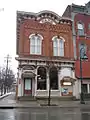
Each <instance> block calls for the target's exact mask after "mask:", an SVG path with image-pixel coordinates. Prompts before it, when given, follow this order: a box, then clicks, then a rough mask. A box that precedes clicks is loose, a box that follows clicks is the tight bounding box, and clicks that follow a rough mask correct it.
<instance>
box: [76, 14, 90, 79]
mask: <svg viewBox="0 0 90 120" xmlns="http://www.w3.org/2000/svg"><path fill="white" fill-rule="evenodd" d="M78 21H81V22H82V23H83V24H84V34H85V36H79V37H78V36H76V48H77V49H76V55H77V58H79V56H80V52H79V44H80V43H81V42H84V43H85V44H86V45H87V53H86V54H87V57H88V60H87V61H83V62H82V75H83V77H84V78H90V73H89V71H90V67H89V66H90V29H88V28H89V27H88V26H89V24H90V22H89V21H90V15H86V14H80V13H78V14H76V15H75V19H74V26H75V30H76V33H77V22H78ZM75 66H76V67H75V71H76V76H77V77H79V76H80V62H79V60H77V61H76V63H75Z"/></svg>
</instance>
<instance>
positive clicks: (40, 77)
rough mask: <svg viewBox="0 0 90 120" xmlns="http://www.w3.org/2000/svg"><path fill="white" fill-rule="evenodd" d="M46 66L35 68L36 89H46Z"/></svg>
mask: <svg viewBox="0 0 90 120" xmlns="http://www.w3.org/2000/svg"><path fill="white" fill-rule="evenodd" d="M46 79H47V78H46V68H44V67H39V68H38V70H37V89H38V90H46Z"/></svg>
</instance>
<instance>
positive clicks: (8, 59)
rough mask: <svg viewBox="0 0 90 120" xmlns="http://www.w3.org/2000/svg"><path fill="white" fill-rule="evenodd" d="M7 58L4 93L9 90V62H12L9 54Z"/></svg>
mask: <svg viewBox="0 0 90 120" xmlns="http://www.w3.org/2000/svg"><path fill="white" fill-rule="evenodd" d="M5 59H6V70H5V80H4V94H5V93H6V90H7V80H8V79H7V77H8V63H9V62H10V59H11V57H10V56H9V55H7V56H6V57H5Z"/></svg>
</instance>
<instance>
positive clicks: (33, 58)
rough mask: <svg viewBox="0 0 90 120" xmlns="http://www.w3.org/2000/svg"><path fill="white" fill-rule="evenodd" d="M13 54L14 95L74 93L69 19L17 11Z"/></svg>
mask: <svg viewBox="0 0 90 120" xmlns="http://www.w3.org/2000/svg"><path fill="white" fill-rule="evenodd" d="M17 55H18V57H16V60H17V61H18V97H21V96H32V97H48V95H49V88H50V89H51V96H52V97H61V96H69V97H72V96H77V92H76V91H75V89H77V81H76V79H75V75H74V74H75V72H74V63H75V61H74V53H73V41H72V20H71V19H69V18H66V17H60V16H59V15H57V14H56V13H54V12H51V11H41V12H39V13H30V12H23V11H18V12H17Z"/></svg>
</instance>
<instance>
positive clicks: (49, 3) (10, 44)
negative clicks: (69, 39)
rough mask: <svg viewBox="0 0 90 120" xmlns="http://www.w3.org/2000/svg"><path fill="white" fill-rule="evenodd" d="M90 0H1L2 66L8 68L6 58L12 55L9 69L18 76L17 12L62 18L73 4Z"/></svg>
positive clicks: (0, 54)
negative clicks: (43, 13) (46, 14)
mask: <svg viewBox="0 0 90 120" xmlns="http://www.w3.org/2000/svg"><path fill="white" fill-rule="evenodd" d="M87 2H89V0H0V66H4V67H5V66H6V62H5V59H6V58H5V57H6V56H7V54H9V55H10V57H11V58H10V62H9V67H11V69H12V70H13V71H14V73H15V75H16V74H17V66H18V63H17V61H16V60H15V57H16V56H17V55H16V11H17V10H18V11H26V12H35V13H37V12H40V11H42V10H50V11H53V12H55V13H57V14H58V15H60V16H62V14H63V12H64V10H65V9H66V7H67V6H68V5H71V4H72V3H74V4H77V5H85V4H86V3H87Z"/></svg>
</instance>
